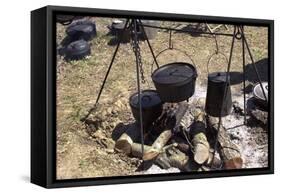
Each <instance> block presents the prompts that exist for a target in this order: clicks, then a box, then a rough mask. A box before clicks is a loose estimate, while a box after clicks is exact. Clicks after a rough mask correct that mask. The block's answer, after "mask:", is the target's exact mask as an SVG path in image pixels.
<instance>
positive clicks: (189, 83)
mask: <svg viewBox="0 0 281 194" xmlns="http://www.w3.org/2000/svg"><path fill="white" fill-rule="evenodd" d="M196 78H197V72H196V69H195V67H194V66H193V65H191V64H189V63H183V62H176V63H170V64H167V65H163V66H161V67H160V68H159V69H156V70H155V71H154V72H153V74H152V80H153V82H154V85H155V88H156V90H157V92H158V94H159V96H160V98H161V100H162V101H163V102H181V101H184V100H188V99H189V98H190V97H191V96H192V95H193V94H194V90H195V82H196Z"/></svg>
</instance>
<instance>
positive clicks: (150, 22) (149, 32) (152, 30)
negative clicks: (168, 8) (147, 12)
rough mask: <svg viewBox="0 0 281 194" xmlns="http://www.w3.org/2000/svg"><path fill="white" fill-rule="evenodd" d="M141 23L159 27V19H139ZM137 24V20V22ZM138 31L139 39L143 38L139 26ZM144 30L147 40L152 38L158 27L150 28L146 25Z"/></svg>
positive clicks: (143, 35)
mask: <svg viewBox="0 0 281 194" xmlns="http://www.w3.org/2000/svg"><path fill="white" fill-rule="evenodd" d="M141 23H142V24H143V25H148V26H155V27H159V26H160V21H155V20H141ZM138 24H139V22H138ZM138 28H139V32H140V39H141V40H145V34H144V32H143V30H142V27H141V26H138ZM143 28H144V31H145V33H146V36H147V38H148V39H149V40H151V39H154V38H155V37H156V35H157V32H158V29H157V28H151V27H146V26H144V27H143Z"/></svg>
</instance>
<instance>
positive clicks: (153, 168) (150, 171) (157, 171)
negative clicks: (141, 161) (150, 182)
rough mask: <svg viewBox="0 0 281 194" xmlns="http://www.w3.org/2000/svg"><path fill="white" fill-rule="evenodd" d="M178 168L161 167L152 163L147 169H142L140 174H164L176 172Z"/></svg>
mask: <svg viewBox="0 0 281 194" xmlns="http://www.w3.org/2000/svg"><path fill="white" fill-rule="evenodd" d="M178 172H180V170H179V169H178V168H173V167H172V168H169V169H162V168H160V167H158V166H157V165H154V164H153V165H152V166H151V167H150V168H149V169H148V170H146V171H142V172H141V174H166V173H178Z"/></svg>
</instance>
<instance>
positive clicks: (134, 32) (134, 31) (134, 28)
mask: <svg viewBox="0 0 281 194" xmlns="http://www.w3.org/2000/svg"><path fill="white" fill-rule="evenodd" d="M131 32H132V35H133V45H134V46H135V47H137V46H138V45H137V44H138V32H137V21H136V20H135V19H133V20H132V26H131ZM133 50H134V53H135V57H136V71H137V86H138V101H139V113H140V114H139V115H140V118H139V121H140V131H141V133H140V134H141V152H142V157H143V155H144V134H143V133H144V132H143V120H142V99H141V88H140V75H139V65H140V64H139V62H140V61H139V59H140V58H139V52H138V51H139V49H136V48H135V49H133Z"/></svg>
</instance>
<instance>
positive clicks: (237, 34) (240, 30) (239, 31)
mask: <svg viewBox="0 0 281 194" xmlns="http://www.w3.org/2000/svg"><path fill="white" fill-rule="evenodd" d="M235 40H241V44H242V66H243V98H244V125H246V124H247V118H246V116H247V115H246V114H247V113H246V112H247V110H246V91H245V88H246V83H245V82H246V74H245V73H246V72H245V70H246V68H245V67H246V63H245V58H246V52H245V51H246V50H245V49H247V52H248V54H249V56H250V59H251V65H252V67H253V69H254V71H255V74H256V76H257V80H258V82H259V84H260V87H261V89H262V93H263V96H264V98H265V100H266V101H267V102H268V99H267V97H266V94H265V91H264V88H263V86H262V81H261V77H260V75H259V72H258V70H257V68H256V66H255V65H254V63H255V61H254V58H253V55H252V53H251V50H250V48H249V45H248V42H247V39H246V37H245V33H244V26H243V25H238V26H234V31H233V36H232V43H231V47H230V54H229V60H228V65H227V72H226V80H229V77H230V75H229V74H230V66H231V59H232V54H233V47H234V43H235ZM227 90H228V87H227V84H225V88H224V95H223V102H224V101H225V100H226V94H227ZM221 107H223V106H221ZM222 111H223V110H222V108H221V110H220V112H221V114H220V116H219V122H218V131H217V135H216V140H215V145H214V154H213V159H212V162H213V161H214V157H215V153H216V150H217V147H218V145H217V144H218V137H219V133H220V128H221V125H222V117H221V115H222Z"/></svg>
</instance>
